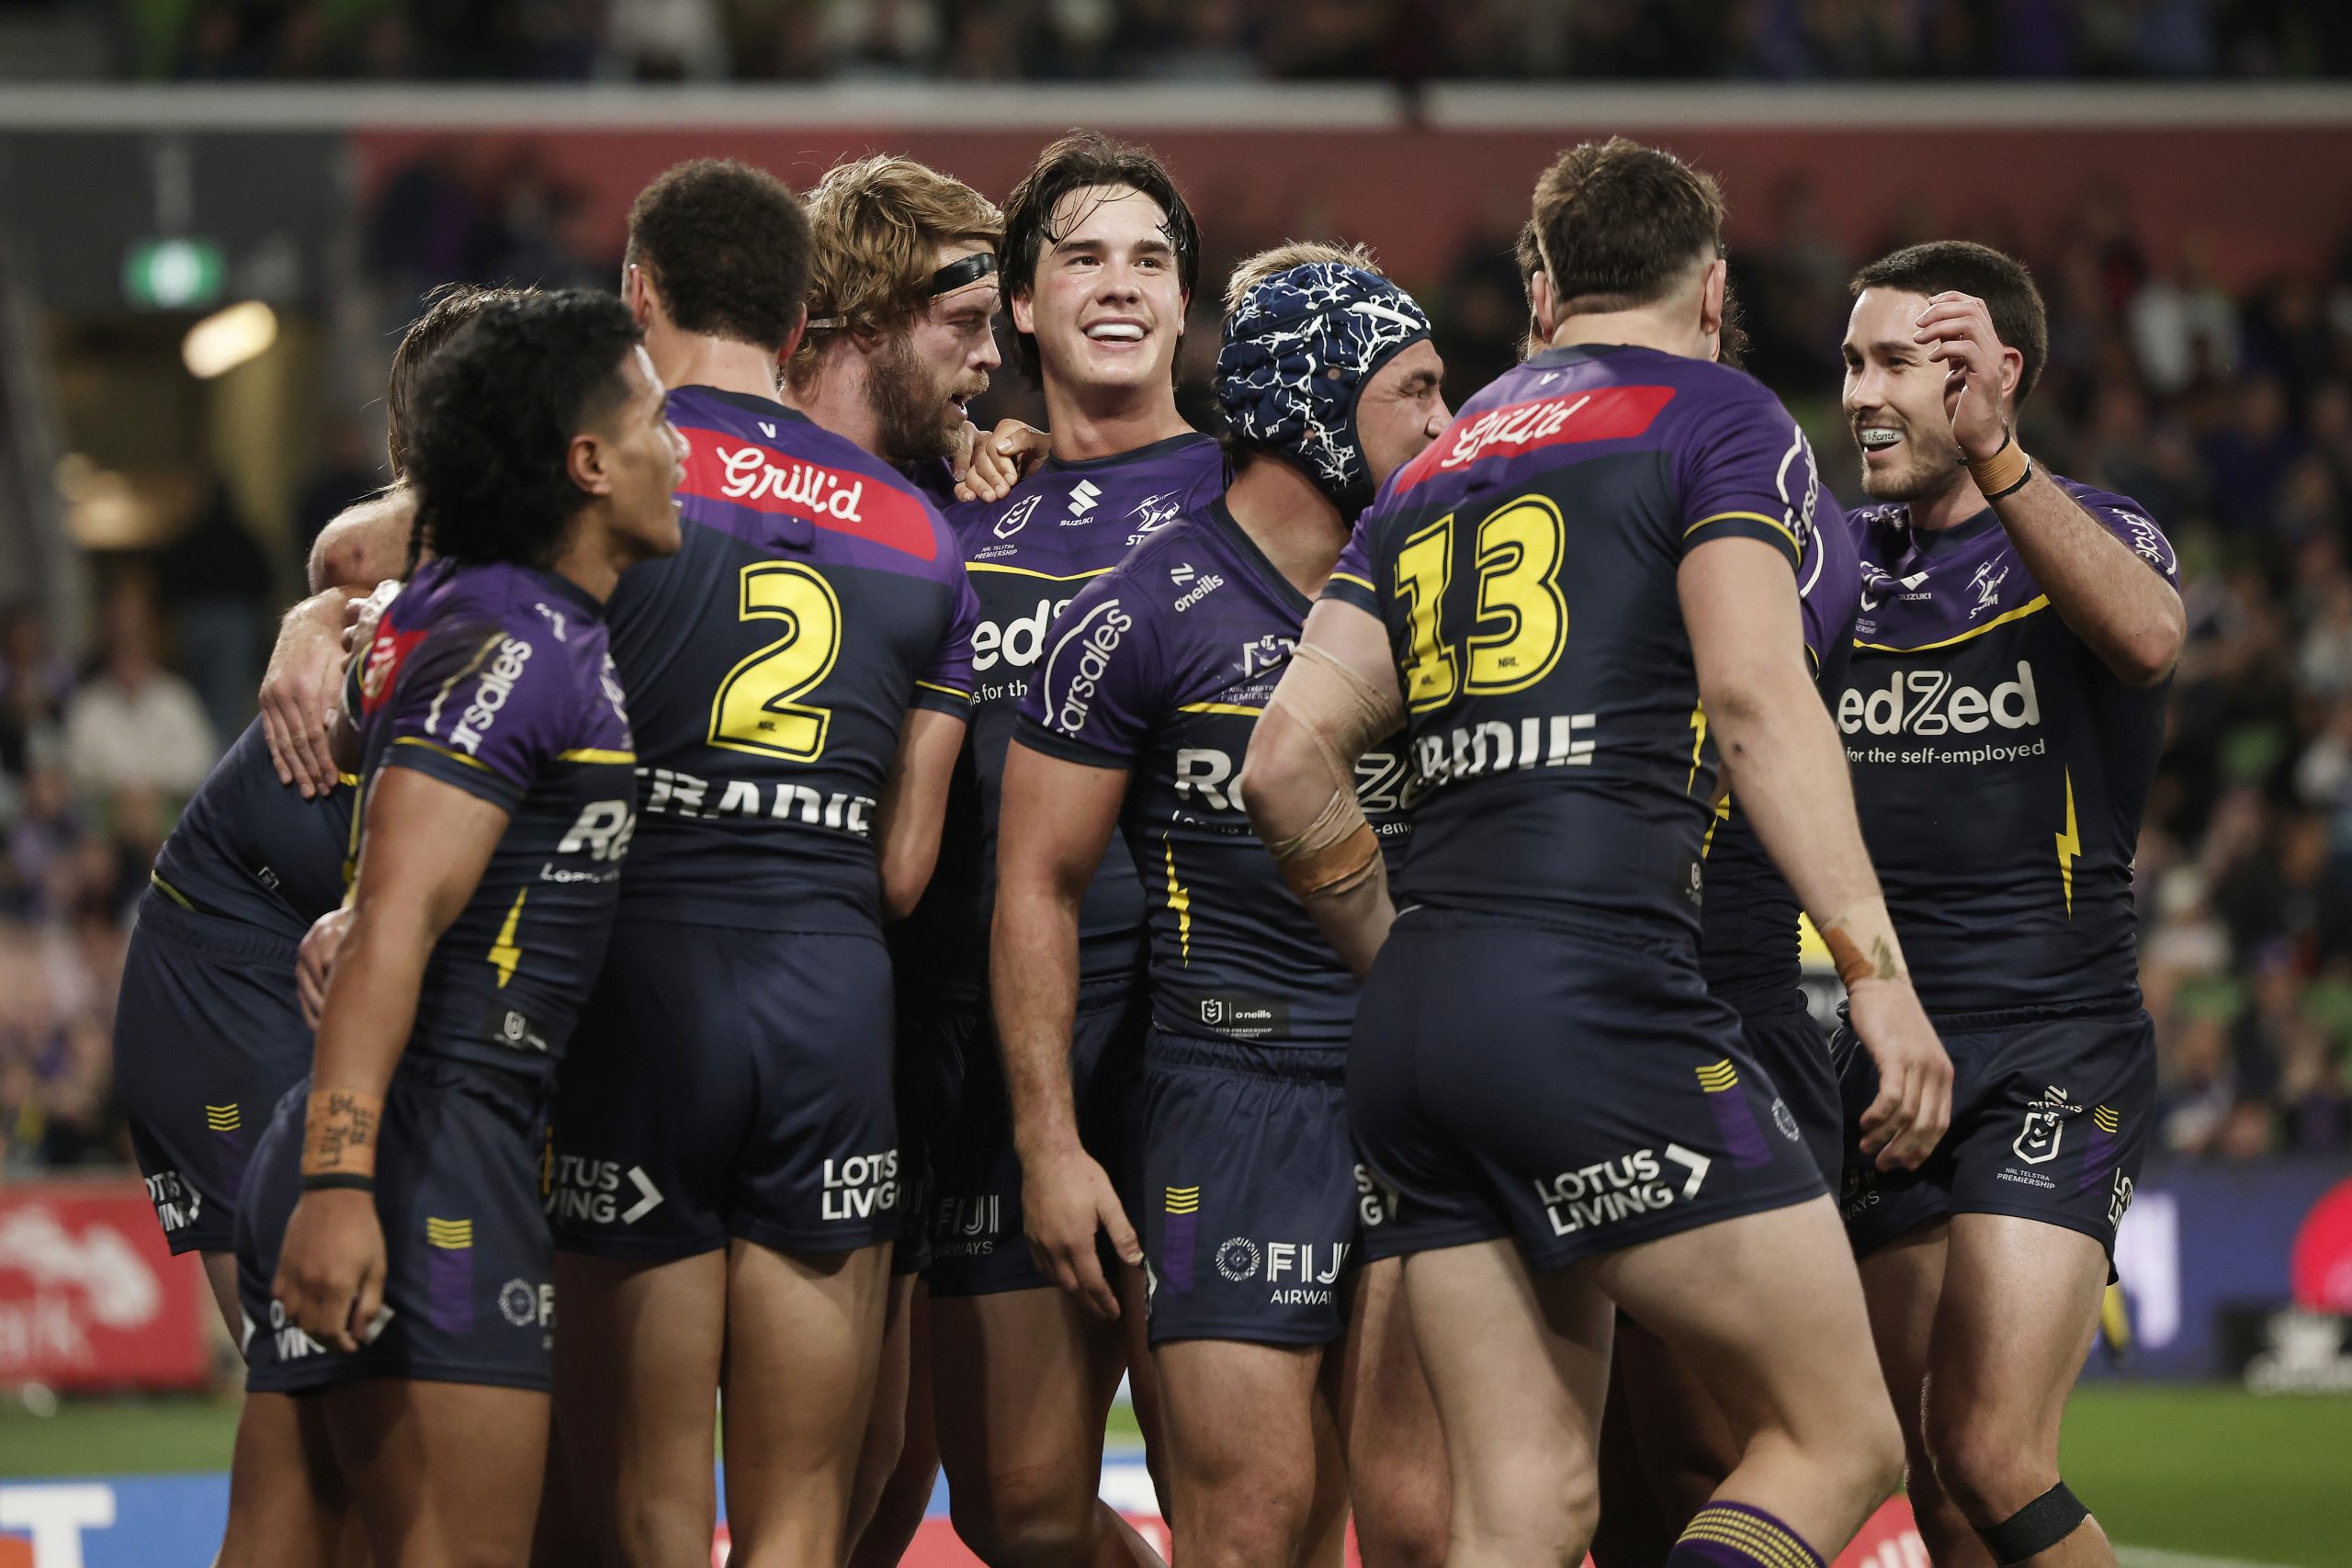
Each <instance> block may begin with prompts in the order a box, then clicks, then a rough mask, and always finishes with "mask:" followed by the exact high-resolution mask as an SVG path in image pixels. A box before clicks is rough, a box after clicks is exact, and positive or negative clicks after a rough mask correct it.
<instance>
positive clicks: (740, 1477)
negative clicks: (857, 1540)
mask: <svg viewBox="0 0 2352 1568" xmlns="http://www.w3.org/2000/svg"><path fill="white" fill-rule="evenodd" d="M889 1293H890V1247H889V1244H888V1242H884V1243H880V1244H877V1245H875V1246H871V1247H861V1248H859V1249H857V1250H856V1251H854V1252H835V1253H805V1254H794V1253H784V1252H777V1251H775V1250H774V1249H773V1248H770V1247H762V1246H760V1245H758V1244H757V1243H754V1242H748V1241H742V1240H737V1241H735V1242H732V1243H730V1244H729V1248H728V1269H727V1303H728V1311H727V1359H726V1365H725V1368H724V1369H723V1371H722V1372H721V1374H720V1377H721V1382H722V1386H723V1391H724V1399H723V1403H722V1405H721V1410H722V1414H723V1416H724V1420H725V1425H726V1431H727V1525H728V1533H729V1536H730V1537H731V1538H732V1540H733V1541H734V1546H733V1548H732V1555H731V1556H730V1557H729V1562H730V1563H731V1564H733V1568H777V1565H782V1564H793V1565H796V1568H803V1565H807V1564H831V1563H834V1562H839V1561H840V1560H841V1557H842V1552H843V1550H844V1547H845V1535H846V1532H847V1529H848V1524H849V1506H850V1486H851V1482H852V1479H853V1477H854V1473H855V1472H856V1467H857V1454H858V1450H859V1448H860V1445H861V1442H862V1440H863V1438H864V1436H865V1423H866V1418H867V1416H868V1415H869V1413H870V1412H871V1409H872V1405H873V1401H874V1390H875V1385H876V1381H877V1379H878V1376H879V1373H880V1370H881V1359H882V1333H883V1326H884V1320H885V1317H886V1314H887V1312H888V1303H889Z"/></svg>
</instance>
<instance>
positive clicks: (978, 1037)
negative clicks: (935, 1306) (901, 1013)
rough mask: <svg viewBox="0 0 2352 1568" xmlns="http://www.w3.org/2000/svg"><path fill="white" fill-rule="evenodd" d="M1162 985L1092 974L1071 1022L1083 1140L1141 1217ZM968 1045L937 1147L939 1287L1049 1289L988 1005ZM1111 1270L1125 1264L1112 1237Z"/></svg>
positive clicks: (1073, 1080) (982, 1291)
mask: <svg viewBox="0 0 2352 1568" xmlns="http://www.w3.org/2000/svg"><path fill="white" fill-rule="evenodd" d="M1150 1018H1151V1004H1150V994H1149V991H1148V988H1147V987H1146V986H1145V985H1144V983H1143V980H1142V977H1141V976H1131V975H1123V976H1115V977H1113V978H1109V979H1101V980H1089V981H1086V982H1084V983H1082V984H1081V985H1080V987H1079V991H1078V1009H1077V1011H1076V1013H1075V1014H1074V1015H1073V1016H1072V1018H1071V1020H1070V1056H1069V1073H1070V1092H1071V1096H1072V1098H1073V1099H1074V1100H1075V1101H1076V1103H1077V1107H1078V1132H1079V1139H1080V1142H1081V1143H1082V1144H1083V1145H1085V1147H1086V1151H1087V1153H1089V1154H1091V1155H1092V1156H1094V1158H1095V1159H1096V1161H1097V1162H1099V1163H1100V1164H1101V1165H1102V1167H1103V1170H1104V1172H1105V1173H1106V1174H1108V1175H1109V1176H1110V1178H1111V1183H1112V1185H1113V1186H1114V1188H1116V1189H1117V1190H1118V1194H1119V1201H1120V1203H1121V1204H1122V1205H1124V1206H1125V1209H1126V1212H1127V1219H1128V1222H1129V1223H1130V1224H1136V1225H1138V1226H1140V1224H1141V1216H1140V1214H1139V1212H1138V1205H1139V1203H1140V1201H1141V1194H1142V1190H1143V1137H1142V1128H1143V1054H1144V1035H1145V1033H1146V1032H1148V1029H1149V1027H1150ZM958 1043H959V1044H960V1046H961V1049H962V1059H963V1063H964V1071H963V1075H962V1085H961V1093H960V1096H959V1098H958V1100H957V1103H956V1106H955V1107H954V1109H953V1111H951V1112H950V1113H949V1115H948V1116H947V1117H946V1118H945V1123H944V1134H943V1136H942V1138H941V1140H940V1142H939V1144H938V1145H937V1163H936V1166H935V1168H934V1175H933V1207H932V1211H931V1293H932V1294H933V1296H934V1297H937V1296H989V1295H997V1294H1001V1292H1006V1291H1035V1290H1044V1289H1047V1288H1049V1287H1051V1286H1052V1285H1053V1280H1051V1279H1049V1278H1048V1277H1047V1276H1046V1275H1045V1274H1043V1273H1041V1272H1039V1270H1038V1269H1037V1265H1036V1263H1035V1259H1034V1258H1032V1257H1031V1255H1030V1251H1029V1242H1028V1238H1027V1237H1026V1235H1024V1234H1023V1228H1022V1212H1021V1201H1022V1200H1021V1159H1020V1156H1019V1155H1018V1154H1016V1153H1015V1152H1014V1150H1013V1146H1012V1101H1011V1099H1010V1097H1009V1095H1008V1094H1007V1091H1006V1089H1005V1082H1004V1058H1003V1055H1002V1054H1001V1051H1000V1050H999V1048H998V1045H997V1042H996V1035H995V1032H994V1030H993V1029H991V1028H990V1027H989V1020H988V1017H987V1004H986V1003H982V1004H981V1006H980V1007H979V1009H978V1010H976V1013H975V1015H974V1016H973V1017H972V1019H971V1020H970V1024H969V1029H968V1032H967V1033H965V1034H964V1035H963V1036H962V1038H961V1039H960V1041H959V1042H958ZM1117 1264H1118V1258H1117V1256H1116V1255H1115V1254H1114V1253H1113V1252H1112V1251H1111V1250H1110V1244H1109V1243H1108V1242H1107V1241H1105V1242H1104V1243H1103V1267H1104V1269H1114V1268H1115V1267H1117Z"/></svg>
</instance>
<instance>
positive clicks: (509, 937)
mask: <svg viewBox="0 0 2352 1568" xmlns="http://www.w3.org/2000/svg"><path fill="white" fill-rule="evenodd" d="M530 893H531V890H530V889H529V888H527V887H526V888H524V889H522V890H521V891H520V892H518V893H516V894H515V906H514V908H510V909H508V910H507V911H506V923H505V924H504V925H503V926H501V927H499V928H498V940H497V941H496V942H492V943H491V944H490V961H491V962H492V964H496V965H498V988H499V989H500V990H502V991H503V990H504V989H505V988H506V982H507V981H509V980H512V979H513V978H515V965H516V964H520V963H522V962H523V950H522V949H521V948H519V947H517V946H515V922H517V921H519V920H520V919H522V918H523V900H524V899H525V898H526V897H530Z"/></svg>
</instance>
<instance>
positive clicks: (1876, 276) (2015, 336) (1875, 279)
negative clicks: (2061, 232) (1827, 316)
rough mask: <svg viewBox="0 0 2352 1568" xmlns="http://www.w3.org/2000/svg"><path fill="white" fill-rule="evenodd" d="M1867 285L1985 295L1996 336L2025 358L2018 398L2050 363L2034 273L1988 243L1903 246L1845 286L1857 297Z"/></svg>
mask: <svg viewBox="0 0 2352 1568" xmlns="http://www.w3.org/2000/svg"><path fill="white" fill-rule="evenodd" d="M1865 288H1891V289H1894V291H1895V292H1896V293H1898V294H1924V295H1926V296H1927V297H1928V298H1929V299H1934V298H1935V297H1936V296H1937V295H1939V294H1944V293H1951V292H1958V293H1962V294H1973V295H1975V296H1976V297H1977V298H1978V299H1982V300H1984V301H1985V313H1986V314H1987V315H1990V316H1991V317H1992V318H1993V332H1994V335H1996V337H1998V338H1999V339H2000V340H2001V344H2002V345H2003V346H2004V347H2007V348H2014V349H2016V350H2017V351H2018V357H2019V358H2020V359H2022V360H2024V361H2025V363H2024V364H2023V365H2022V366H2021V367H2019V368H2018V389H2017V396H2016V397H2015V399H2014V401H2016V402H2020V403H2021V402H2023V401H2025V399H2026V394H2027V393H2028V392H2030V391H2032V390H2033V389H2034V384H2035V383H2036V382H2038V381H2040V380H2041V367H2043V366H2045V365H2047V364H2049V363H2050V319H2049V317H2048V315H2047V314H2045V313H2044V311H2043V310H2042V308H2041V290H2040V289H2039V288H2035V287H2034V286H2033V274H2032V273H2030V272H2029V271H2028V270H2026V265H2025V263H2023V262H2021V261H2019V260H2018V259H2017V258H2016V257H2015V256H2010V255H2004V254H2002V253H2000V252H1999V251H1996V250H1995V249H1994V248H1993V247H1992V246H1990V245H1980V244H1977V243H1974V242H1973V241H1970V240H1931V241H1929V242H1928V243H1926V244H1924V245H1911V246H1907V247H1905V249H1903V250H1899V251H1897V252H1895V253H1894V254H1893V255H1886V256H1881V257H1879V259H1878V260H1876V261H1874V262H1872V263H1871V265H1868V266H1866V267H1864V268H1862V270H1861V271H1860V272H1858V273H1856V274H1854V280H1853V282H1852V283H1851V284H1849V285H1848V289H1849V292H1851V293H1852V294H1854V295H1856V296H1858V297H1859V296H1860V293H1861V292H1862V290H1863V289H1865Z"/></svg>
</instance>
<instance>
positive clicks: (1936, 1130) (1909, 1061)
mask: <svg viewBox="0 0 2352 1568" xmlns="http://www.w3.org/2000/svg"><path fill="white" fill-rule="evenodd" d="M1847 1006H1848V1016H1849V1019H1850V1020H1851V1021H1852V1024H1853V1029H1854V1032H1855V1034H1857V1035H1858V1036H1860V1039H1861V1042H1862V1048H1863V1049H1864V1050H1866V1051H1868V1052H1869V1053H1870V1055H1871V1062H1872V1063H1873V1064H1875V1065H1876V1066H1877V1067H1878V1098H1877V1099H1875V1100H1871V1103H1870V1106H1869V1108H1868V1109H1867V1110H1865V1111H1863V1112H1862V1120H1861V1129H1862V1145H1861V1146H1862V1153H1863V1154H1865V1155H1867V1156H1871V1158H1872V1159H1873V1161H1874V1162H1875V1163H1876V1165H1877V1167H1878V1168H1879V1169H1881V1170H1890V1169H1893V1168H1894V1167H1896V1166H1901V1167H1903V1168H1905V1169H1908V1170H1916V1169H1917V1168H1918V1167H1919V1166H1920V1165H1921V1164H1922V1163H1923V1162H1924V1161H1925V1160H1926V1159H1927V1157H1928V1156H1929V1155H1931V1154H1933V1153H1935V1149H1936V1145H1938V1144H1939V1143H1941V1142H1942V1141H1943V1135H1944V1130H1945V1129H1946V1128H1947V1127H1949V1126H1950V1125H1951V1057H1950V1056H1949V1055H1946V1054H1945V1052H1944V1046H1943V1042H1942V1041H1941V1040H1939V1039H1938V1038H1937V1037H1936V1027H1935V1025H1934V1024H1932V1023H1930V1022H1928V1013H1927V1010H1926V1009H1925V1008H1923V1007H1921V1006H1920V1005H1919V994H1918V993H1917V991H1915V990H1913V989H1912V988H1911V982H1910V980H1909V979H1908V978H1907V977H1898V978H1895V979H1891V980H1881V979H1866V980H1860V981H1858V982H1856V983H1855V984H1854V986H1853V987H1851V988H1850V989H1849V991H1848V993H1847Z"/></svg>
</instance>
